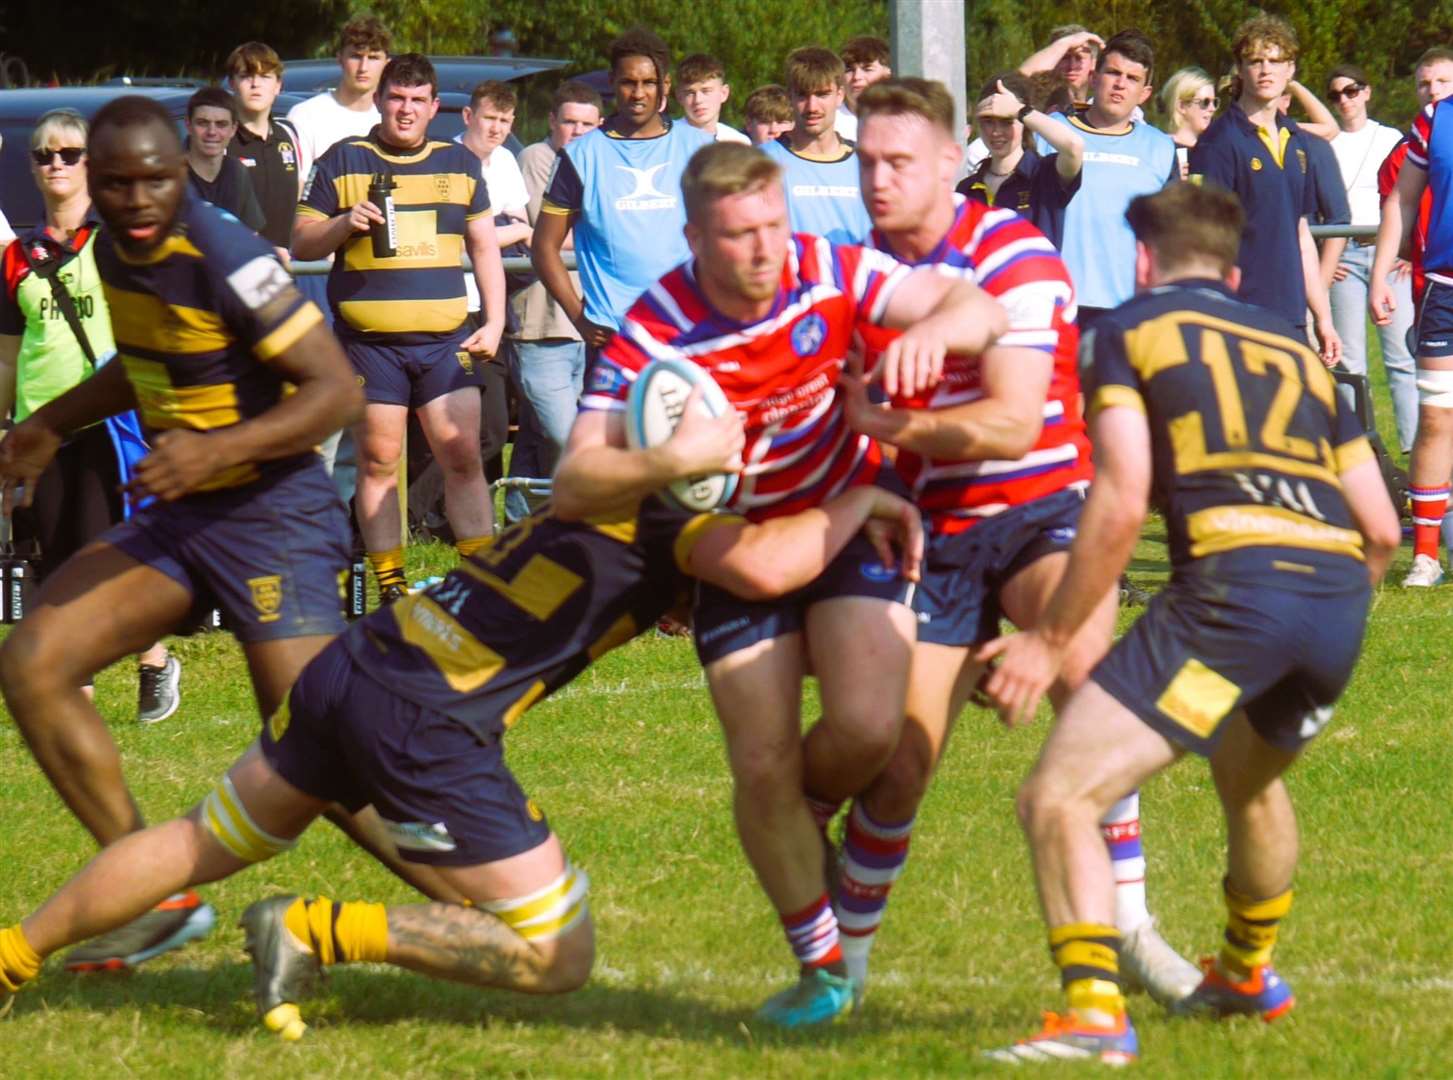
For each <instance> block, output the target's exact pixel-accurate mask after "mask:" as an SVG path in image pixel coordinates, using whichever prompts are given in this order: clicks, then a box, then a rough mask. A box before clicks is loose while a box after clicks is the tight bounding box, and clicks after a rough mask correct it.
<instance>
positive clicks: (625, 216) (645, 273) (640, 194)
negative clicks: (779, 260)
mask: <svg viewBox="0 0 1453 1080" xmlns="http://www.w3.org/2000/svg"><path fill="white" fill-rule="evenodd" d="M714 141H715V140H714V139H713V138H712V136H711V135H710V134H708V133H707V132H704V131H701V130H699V129H697V128H694V127H692V126H691V125H690V124H684V123H671V122H670V121H667V128H666V132H665V134H662V135H658V136H656V137H655V138H652V139H626V138H621V137H620V136H617V135H615V134H613V133H611V132H610V131H607V129H606V128H605V127H600V128H597V129H596V130H594V131H591V132H588V133H587V134H585V135H582V136H581V137H580V138H578V139H573V140H572V141H571V142H570V144H569V145H568V146H566V147H565V149H564V150H563V151H561V153H560V157H559V158H558V159H557V160H556V165H555V173H554V175H553V176H552V177H551V178H550V186H549V188H548V189H547V190H546V192H545V199H544V204H543V206H542V207H541V209H542V211H543V212H544V213H547V214H548V213H572V212H574V213H576V214H578V216H577V217H576V219H575V258H576V263H577V266H578V268H579V271H580V290H581V292H582V293H583V294H584V296H585V317H586V318H587V319H589V320H590V321H591V322H593V323H597V324H599V325H601V326H609V327H618V326H620V322H621V319H622V317H623V316H624V315H625V313H626V312H627V311H628V310H630V307H631V305H632V304H634V303H635V302H636V299H637V298H638V297H639V296H640V295H641V293H643V292H645V291H646V290H647V289H649V288H650V287H651V286H652V285H654V284H655V283H656V281H657V280H658V279H659V278H660V277H661V276H662V275H663V274H665V273H666V272H667V271H668V270H670V269H672V268H673V267H676V266H679V265H680V264H681V263H683V262H685V261H686V260H687V258H689V257H690V255H691V251H690V249H689V248H688V247H687V246H686V236H685V234H684V233H683V232H682V230H683V229H684V227H685V225H686V204H685V203H684V202H683V200H682V198H681V174H682V173H683V172H685V171H686V163H687V162H688V161H690V160H691V155H692V154H694V153H696V151H697V150H699V149H701V147H703V146H710V145H712V143H713V142H714Z"/></svg>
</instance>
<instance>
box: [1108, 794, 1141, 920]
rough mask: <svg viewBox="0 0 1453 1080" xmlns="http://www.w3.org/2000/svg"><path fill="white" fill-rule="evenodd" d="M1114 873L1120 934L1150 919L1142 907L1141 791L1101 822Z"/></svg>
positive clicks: (1114, 809)
mask: <svg viewBox="0 0 1453 1080" xmlns="http://www.w3.org/2000/svg"><path fill="white" fill-rule="evenodd" d="M1100 835H1101V836H1103V837H1104V838H1105V846H1106V847H1107V848H1109V849H1110V862H1111V864H1112V866H1113V867H1114V871H1115V926H1116V928H1117V929H1119V930H1120V932H1121V933H1128V932H1130V931H1131V930H1134V929H1135V928H1136V927H1137V926H1139V925H1140V924H1141V923H1143V922H1145V921H1146V920H1147V919H1149V918H1150V909H1149V908H1147V907H1146V906H1145V854H1144V852H1143V850H1142V849H1141V846H1140V792H1138V791H1132V792H1131V793H1130V794H1129V795H1127V796H1125V798H1123V799H1121V800H1120V801H1119V802H1117V803H1116V804H1115V805H1114V806H1112V807H1110V809H1109V811H1108V812H1106V814H1105V816H1104V817H1102V818H1101V819H1100Z"/></svg>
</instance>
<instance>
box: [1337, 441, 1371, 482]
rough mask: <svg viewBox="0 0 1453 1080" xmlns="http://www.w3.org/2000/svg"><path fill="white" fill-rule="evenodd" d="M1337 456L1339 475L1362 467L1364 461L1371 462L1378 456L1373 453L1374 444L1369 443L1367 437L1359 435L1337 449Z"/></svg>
mask: <svg viewBox="0 0 1453 1080" xmlns="http://www.w3.org/2000/svg"><path fill="white" fill-rule="evenodd" d="M1335 455H1336V459H1337V472H1338V473H1339V474H1341V473H1345V472H1346V471H1347V470H1348V469H1351V468H1354V467H1355V466H1358V465H1361V464H1362V463H1363V462H1364V461H1371V460H1372V459H1373V458H1374V457H1375V456H1376V455H1375V454H1374V453H1373V452H1372V443H1370V442H1368V441H1367V436H1366V435H1359V436H1357V438H1355V439H1353V440H1352V441H1351V442H1345V443H1343V444H1342V445H1341V446H1339V447H1337V449H1336V451H1335Z"/></svg>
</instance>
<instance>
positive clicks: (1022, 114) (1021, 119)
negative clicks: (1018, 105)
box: [1014, 105, 1034, 124]
mask: <svg viewBox="0 0 1453 1080" xmlns="http://www.w3.org/2000/svg"><path fill="white" fill-rule="evenodd" d="M1033 111H1034V106H1033V105H1025V106H1024V107H1023V108H1022V109H1020V110H1019V112H1018V113H1016V114H1015V117H1014V118H1015V119H1016V120H1018V121H1019V122H1020V123H1021V124H1022V123H1024V118H1025V117H1026V116H1028V115H1029V114H1030V113H1032V112H1033Z"/></svg>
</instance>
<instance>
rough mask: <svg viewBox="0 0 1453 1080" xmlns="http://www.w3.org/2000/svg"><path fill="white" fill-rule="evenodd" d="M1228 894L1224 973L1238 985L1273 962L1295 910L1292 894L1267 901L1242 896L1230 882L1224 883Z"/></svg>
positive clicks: (1289, 891) (1223, 886)
mask: <svg viewBox="0 0 1453 1080" xmlns="http://www.w3.org/2000/svg"><path fill="white" fill-rule="evenodd" d="M1221 885H1222V889H1223V890H1224V891H1225V893H1226V913H1227V914H1226V943H1225V944H1224V945H1222V946H1221V956H1220V963H1221V970H1222V971H1224V972H1225V973H1226V974H1227V975H1229V976H1231V977H1232V978H1233V979H1235V980H1237V981H1238V982H1241V981H1245V980H1246V979H1249V978H1250V977H1251V973H1252V971H1253V970H1255V969H1256V968H1258V967H1260V966H1261V965H1263V964H1269V963H1271V950H1272V949H1273V948H1275V947H1276V935H1277V929H1278V927H1279V925H1280V923H1281V920H1282V919H1284V918H1286V914H1287V912H1289V911H1290V910H1291V909H1292V891H1291V890H1290V889H1288V890H1287V891H1286V892H1284V893H1281V894H1280V895H1278V896H1273V897H1271V898H1270V899H1267V900H1253V899H1252V898H1251V897H1249V896H1242V895H1241V894H1240V893H1238V892H1237V891H1236V890H1235V889H1233V888H1232V887H1231V883H1230V882H1229V881H1223V882H1222V883H1221Z"/></svg>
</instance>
